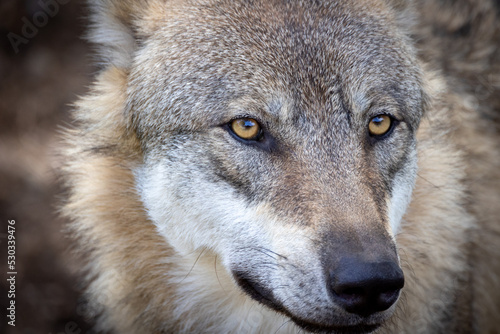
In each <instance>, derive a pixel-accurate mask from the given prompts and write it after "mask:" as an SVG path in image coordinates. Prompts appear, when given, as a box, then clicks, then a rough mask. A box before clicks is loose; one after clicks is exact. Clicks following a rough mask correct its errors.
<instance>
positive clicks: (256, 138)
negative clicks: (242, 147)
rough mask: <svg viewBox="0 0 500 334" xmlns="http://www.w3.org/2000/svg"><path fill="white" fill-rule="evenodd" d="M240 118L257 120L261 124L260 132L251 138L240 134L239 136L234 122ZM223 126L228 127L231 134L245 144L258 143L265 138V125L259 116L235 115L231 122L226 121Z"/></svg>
mask: <svg viewBox="0 0 500 334" xmlns="http://www.w3.org/2000/svg"><path fill="white" fill-rule="evenodd" d="M239 119H252V120H254V121H255V122H257V125H258V126H259V132H258V133H257V135H256V136H254V137H253V138H251V139H245V138H241V137H240V136H238V135H237V134H236V133H235V132H234V130H233V127H232V123H233V122H234V121H236V120H239ZM222 127H223V128H224V129H226V130H227V131H228V132H229V133H230V134H231V136H233V138H235V139H236V140H238V141H239V142H242V143H244V144H252V143H258V142H261V141H262V140H263V139H264V133H265V131H264V127H263V126H262V122H261V121H260V120H259V119H258V118H256V117H253V116H240V117H234V118H232V119H231V120H230V121H229V122H227V123H225V124H224V125H223V126H222Z"/></svg>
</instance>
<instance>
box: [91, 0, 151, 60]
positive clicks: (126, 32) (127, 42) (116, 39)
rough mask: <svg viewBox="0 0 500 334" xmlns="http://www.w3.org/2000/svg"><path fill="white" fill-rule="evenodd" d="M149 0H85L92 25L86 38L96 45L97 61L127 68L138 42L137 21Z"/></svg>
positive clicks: (138, 29)
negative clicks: (86, 0)
mask: <svg viewBox="0 0 500 334" xmlns="http://www.w3.org/2000/svg"><path fill="white" fill-rule="evenodd" d="M149 2H150V1H148V0H88V3H89V7H90V12H91V15H90V21H91V26H90V30H89V32H88V35H87V38H88V39H89V40H90V41H91V42H92V43H94V44H95V45H96V47H97V51H98V56H99V62H100V64H101V65H102V66H104V67H107V66H109V65H112V66H116V67H118V68H123V69H128V68H129V67H130V65H131V62H132V56H133V54H134V52H135V50H136V48H137V44H138V41H139V39H140V34H139V31H140V27H139V26H138V22H139V19H140V18H141V17H143V15H144V13H145V11H146V10H147V8H148V3H149Z"/></svg>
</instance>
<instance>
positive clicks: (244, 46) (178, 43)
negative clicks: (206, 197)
mask: <svg viewBox="0 0 500 334" xmlns="http://www.w3.org/2000/svg"><path fill="white" fill-rule="evenodd" d="M347 2H348V4H347ZM368 7H369V8H370V10H369V11H367V10H366V8H368ZM353 8H354V9H355V10H353ZM145 17H147V20H145V21H147V22H148V24H147V25H146V24H143V25H142V26H141V23H140V22H142V21H141V20H139V21H138V25H139V26H141V27H142V28H141V35H142V40H141V45H140V47H139V49H138V51H137V53H136V57H135V61H134V64H133V66H132V70H131V74H130V83H129V88H128V89H129V96H130V99H129V112H130V113H131V116H132V119H133V122H134V127H135V129H136V130H137V131H138V133H139V136H140V137H143V136H148V137H158V135H159V134H158V133H155V134H152V133H148V132H150V131H151V129H153V128H154V129H159V128H162V127H163V130H176V131H177V130H187V131H190V130H200V129H205V128H207V127H209V126H216V125H220V124H221V123H222V122H224V121H227V119H225V118H224V117H227V116H225V115H227V112H228V110H230V109H231V108H233V109H234V108H236V109H238V108H239V109H243V110H237V111H234V112H235V113H236V112H240V113H250V114H252V113H254V112H255V111H254V110H252V109H270V108H271V107H269V106H270V104H273V103H274V105H275V106H276V105H277V106H279V107H281V108H283V109H287V110H288V111H289V113H288V116H291V117H294V116H297V113H300V114H303V113H304V112H305V111H314V112H315V113H312V114H310V115H309V116H310V117H319V118H320V119H324V117H325V115H320V114H318V111H320V110H323V111H324V112H326V113H328V114H331V113H332V112H335V110H334V109H339V108H341V106H340V105H343V106H342V108H343V109H347V111H350V112H363V111H365V110H366V109H367V108H368V107H369V106H370V105H371V104H373V103H374V101H376V100H390V101H391V103H393V104H396V105H397V106H398V108H399V109H401V110H403V111H405V112H408V113H410V116H409V117H411V113H415V116H414V119H415V122H416V120H417V119H418V116H419V115H417V111H419V110H420V104H421V92H420V89H419V82H418V77H419V76H418V68H417V66H416V65H415V60H414V56H413V50H411V48H410V47H408V46H407V44H406V43H405V37H404V36H402V35H398V33H397V32H396V31H398V30H397V29H394V25H395V22H394V17H393V15H392V12H391V10H390V9H389V8H387V7H386V6H384V5H383V3H381V2H374V1H268V0H266V1H173V2H167V3H165V4H164V5H162V6H158V5H156V6H151V7H150V9H149V11H147V14H145ZM235 101H243V102H242V103H236V104H235V103H234V102H235ZM325 106H327V108H325ZM245 109H250V110H245ZM294 111H295V114H294ZM344 111H345V110H344ZM139 115H140V117H139ZM188 115H189V116H188ZM184 117H189V119H190V121H189V124H190V125H189V128H188V127H187V125H186V124H187V123H188V122H185V121H184ZM139 119H140V121H139ZM410 120H411V119H410ZM159 124H162V126H161V127H159V126H158V125H159Z"/></svg>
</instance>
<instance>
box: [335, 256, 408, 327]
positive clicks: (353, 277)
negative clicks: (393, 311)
mask: <svg viewBox="0 0 500 334" xmlns="http://www.w3.org/2000/svg"><path fill="white" fill-rule="evenodd" d="M329 278H330V288H331V292H332V295H333V298H334V300H335V302H336V303H337V304H338V305H339V306H340V307H342V308H344V309H345V310H346V311H347V312H349V313H355V314H358V315H360V316H364V317H367V316H369V315H371V314H374V313H376V312H380V311H384V310H387V309H388V308H389V307H391V306H392V305H393V304H394V303H395V302H396V300H397V299H398V297H399V292H400V290H401V289H402V288H403V285H404V276H403V271H402V270H401V268H400V267H399V265H398V264H397V263H396V262H394V261H382V262H365V261H363V260H359V259H344V260H342V261H340V265H339V266H337V268H336V269H335V270H330V277H329Z"/></svg>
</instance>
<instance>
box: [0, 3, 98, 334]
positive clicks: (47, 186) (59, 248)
mask: <svg viewBox="0 0 500 334" xmlns="http://www.w3.org/2000/svg"><path fill="white" fill-rule="evenodd" d="M44 7H45V8H44ZM86 13H87V9H86V8H85V6H84V4H83V1H81V0H0V277H1V281H0V333H47V334H48V333H53V334H59V333H75V334H76V333H90V332H92V324H91V321H90V320H88V319H86V318H85V316H84V311H85V304H83V303H82V301H81V300H80V299H79V294H78V285H77V279H76V278H75V277H74V276H72V274H71V272H72V270H73V269H74V265H73V264H72V259H71V251H70V247H69V246H70V240H69V239H68V238H67V236H65V234H64V221H63V220H62V219H61V218H60V217H58V215H57V212H56V209H57V206H58V202H59V201H60V198H61V196H62V195H61V191H62V189H61V185H60V182H59V180H58V176H57V171H56V170H57V167H58V164H59V161H60V160H59V158H58V157H57V147H58V141H59V139H58V137H59V136H60V134H59V133H60V131H61V128H62V127H64V126H65V125H67V124H68V122H70V118H69V110H70V109H71V107H70V104H71V103H72V102H73V101H74V100H75V99H76V98H77V96H78V95H82V94H83V93H85V91H86V87H87V86H88V84H89V83H90V79H91V76H92V73H93V72H94V71H95V69H94V68H92V67H91V63H92V59H91V56H90V48H89V45H88V44H87V43H86V42H85V40H84V39H83V33H84V27H85V26H86V16H87V15H86ZM27 22H28V23H27ZM30 24H31V25H32V26H31V27H30ZM33 27H34V29H33ZM16 49H17V50H16ZM9 219H14V220H15V221H16V225H15V226H16V231H15V233H16V235H15V236H16V271H17V273H18V274H17V279H16V296H15V301H16V326H15V327H12V326H8V325H7V321H8V320H9V319H8V318H7V317H6V312H7V311H6V308H7V307H8V303H9V299H8V298H7V292H8V286H7V280H6V279H7V277H6V273H7V271H8V270H7V222H8V220H9Z"/></svg>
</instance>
